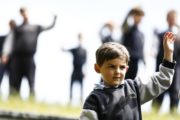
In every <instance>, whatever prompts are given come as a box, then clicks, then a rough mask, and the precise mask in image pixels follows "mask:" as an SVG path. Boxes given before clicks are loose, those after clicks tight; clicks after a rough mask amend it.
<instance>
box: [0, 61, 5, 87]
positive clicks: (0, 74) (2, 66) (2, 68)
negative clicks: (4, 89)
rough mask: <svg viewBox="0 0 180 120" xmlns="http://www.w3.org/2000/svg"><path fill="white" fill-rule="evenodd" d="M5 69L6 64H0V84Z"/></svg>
mask: <svg viewBox="0 0 180 120" xmlns="http://www.w3.org/2000/svg"><path fill="white" fill-rule="evenodd" d="M5 69H6V65H3V64H0V85H1V82H2V79H3V76H4V72H5Z"/></svg>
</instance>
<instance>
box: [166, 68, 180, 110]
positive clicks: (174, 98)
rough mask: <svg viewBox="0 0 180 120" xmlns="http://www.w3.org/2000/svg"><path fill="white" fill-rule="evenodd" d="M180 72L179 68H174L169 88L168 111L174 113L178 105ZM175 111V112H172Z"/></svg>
mask: <svg viewBox="0 0 180 120" xmlns="http://www.w3.org/2000/svg"><path fill="white" fill-rule="evenodd" d="M179 72H180V68H179V67H178V66H176V70H175V74H174V78H173V82H172V85H171V87H170V88H169V93H170V94H169V95H170V111H171V112H175V111H176V110H177V107H178V103H179V98H178V94H179V87H180V80H179V78H180V77H179V75H178V73H179ZM174 110H175V111H174Z"/></svg>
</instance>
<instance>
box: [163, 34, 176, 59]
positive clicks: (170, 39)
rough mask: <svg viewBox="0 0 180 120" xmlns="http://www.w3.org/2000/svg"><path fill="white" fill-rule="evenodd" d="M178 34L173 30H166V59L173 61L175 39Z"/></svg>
mask: <svg viewBox="0 0 180 120" xmlns="http://www.w3.org/2000/svg"><path fill="white" fill-rule="evenodd" d="M175 39H176V35H175V34H174V33H172V32H166V33H165V34H164V38H163V46H164V59H166V60H168V61H170V62H172V61H173V52H174V41H175Z"/></svg>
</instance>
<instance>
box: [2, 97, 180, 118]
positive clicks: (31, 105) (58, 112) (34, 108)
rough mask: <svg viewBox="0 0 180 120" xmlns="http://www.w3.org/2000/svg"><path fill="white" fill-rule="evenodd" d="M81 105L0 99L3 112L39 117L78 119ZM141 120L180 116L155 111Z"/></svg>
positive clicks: (15, 98) (179, 116)
mask: <svg viewBox="0 0 180 120" xmlns="http://www.w3.org/2000/svg"><path fill="white" fill-rule="evenodd" d="M81 107H82V106H81V105H79V106H71V105H60V104H47V103H38V102H36V101H35V100H34V99H33V98H30V99H28V100H22V99H20V98H19V97H17V96H10V97H9V98H8V100H6V101H4V100H1V99H0V109H1V110H5V111H15V112H22V113H35V114H40V115H48V116H49V115H51V116H61V117H73V118H78V116H79V114H80V111H81ZM143 120H180V114H177V113H173V114H163V115H159V114H158V112H157V110H152V112H150V113H143Z"/></svg>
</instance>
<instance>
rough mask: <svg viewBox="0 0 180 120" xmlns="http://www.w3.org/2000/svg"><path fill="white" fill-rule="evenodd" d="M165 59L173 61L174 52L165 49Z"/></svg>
mask: <svg viewBox="0 0 180 120" xmlns="http://www.w3.org/2000/svg"><path fill="white" fill-rule="evenodd" d="M164 59H165V60H167V61H169V62H173V53H172V52H166V51H164Z"/></svg>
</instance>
